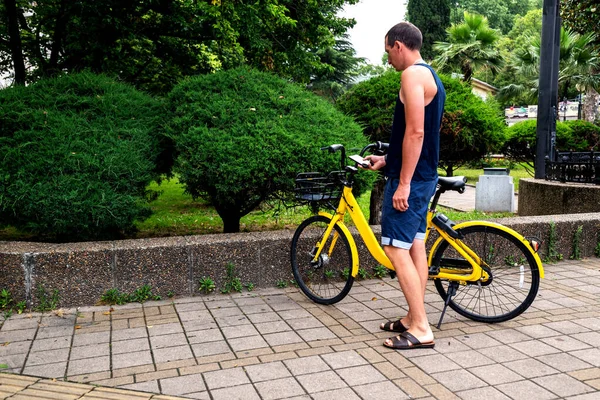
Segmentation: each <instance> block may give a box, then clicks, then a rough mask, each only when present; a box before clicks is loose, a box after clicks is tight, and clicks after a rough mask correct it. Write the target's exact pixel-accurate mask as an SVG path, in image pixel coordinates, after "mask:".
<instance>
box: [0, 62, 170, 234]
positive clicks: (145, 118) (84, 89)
mask: <svg viewBox="0 0 600 400" xmlns="http://www.w3.org/2000/svg"><path fill="white" fill-rule="evenodd" d="M0 109H2V112H1V113H0V225H12V226H15V227H17V228H19V229H21V230H23V231H25V232H29V233H33V234H35V235H38V236H39V237H43V238H44V239H49V238H50V239H53V240H61V241H64V240H87V239H97V238H115V237H118V236H119V235H120V234H121V233H123V232H130V231H132V230H133V229H134V228H133V227H134V225H133V223H134V221H135V220H137V219H143V218H145V217H147V216H148V215H149V214H150V208H149V207H148V204H147V196H148V193H147V190H146V187H147V185H148V184H149V183H150V182H151V181H152V180H155V179H157V178H158V177H159V176H160V173H161V172H164V170H165V169H164V168H162V167H165V166H168V163H167V164H166V163H164V162H163V160H162V159H161V154H162V153H161V150H160V149H161V147H162V146H163V145H164V144H165V142H164V140H165V139H164V136H161V135H160V134H159V132H160V125H161V118H164V116H165V110H166V109H165V108H164V106H163V105H162V104H161V103H160V102H159V101H157V100H155V99H153V98H151V97H149V96H147V95H145V94H143V93H141V92H139V91H136V90H135V89H133V88H131V87H129V86H126V85H124V84H121V83H117V82H115V81H113V80H112V79H109V78H107V77H104V76H97V75H93V74H90V73H82V74H72V75H66V76H61V77H58V78H53V79H46V80H41V81H39V82H37V83H35V84H32V85H30V86H27V87H11V88H7V89H4V90H0ZM159 165H160V167H159Z"/></svg>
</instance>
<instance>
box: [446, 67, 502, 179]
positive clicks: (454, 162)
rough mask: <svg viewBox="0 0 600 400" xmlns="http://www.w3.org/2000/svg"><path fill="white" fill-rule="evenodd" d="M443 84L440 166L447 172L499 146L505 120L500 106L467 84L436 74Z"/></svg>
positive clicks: (492, 151)
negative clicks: (444, 98)
mask: <svg viewBox="0 0 600 400" xmlns="http://www.w3.org/2000/svg"><path fill="white" fill-rule="evenodd" d="M440 78H441V79H442V82H443V83H444V87H445V88H446V96H447V97H446V106H445V108H444V116H443V119H442V128H441V132H440V168H443V169H445V170H446V175H447V176H452V174H453V171H454V170H456V169H457V168H459V167H461V166H463V165H465V164H468V163H470V162H473V161H476V160H481V158H482V157H483V156H485V155H486V154H488V153H494V152H497V151H499V150H500V148H501V146H502V143H503V142H504V135H505V130H506V124H505V122H504V116H503V115H502V111H501V109H500V106H499V105H498V104H497V103H496V102H495V101H493V100H487V101H484V100H482V99H481V98H480V97H479V96H477V95H475V94H473V92H472V89H471V86H470V85H468V84H466V83H464V82H462V81H460V80H458V79H454V78H450V77H448V76H446V75H443V74H442V75H440Z"/></svg>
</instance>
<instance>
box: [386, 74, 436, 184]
mask: <svg viewBox="0 0 600 400" xmlns="http://www.w3.org/2000/svg"><path fill="white" fill-rule="evenodd" d="M417 65H422V66H424V67H427V68H429V70H430V71H431V74H432V75H433V78H434V79H435V84H436V86H437V93H436V95H435V96H434V97H433V99H432V100H431V103H429V104H428V105H427V106H425V126H424V128H425V129H424V131H425V135H424V137H423V148H422V150H421V156H420V157H419V161H418V162H417V167H416V168H415V173H414V174H413V178H412V180H413V181H431V180H434V179H437V176H438V174H437V167H438V161H439V158H440V127H441V125H442V115H443V114H444V103H445V101H446V90H445V89H444V85H443V84H442V81H441V80H440V78H439V76H438V75H437V74H436V73H435V71H434V70H433V68H431V66H429V65H427V64H417ZM405 130H406V116H405V115H404V104H403V103H402V102H401V101H400V95H398V96H397V97H396V109H395V111H394V122H393V125H392V135H391V137H390V147H389V149H388V156H387V162H386V165H385V175H386V176H388V177H391V178H399V177H400V170H401V169H402V142H403V141H404V133H405Z"/></svg>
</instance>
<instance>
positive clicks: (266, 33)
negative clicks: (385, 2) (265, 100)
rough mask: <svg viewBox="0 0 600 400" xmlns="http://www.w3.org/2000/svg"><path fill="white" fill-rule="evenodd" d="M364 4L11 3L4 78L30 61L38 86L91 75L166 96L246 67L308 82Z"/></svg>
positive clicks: (3, 43) (215, 0)
mask: <svg viewBox="0 0 600 400" xmlns="http://www.w3.org/2000/svg"><path fill="white" fill-rule="evenodd" d="M356 1H358V0H325V1H319V2H314V1H309V0H301V1H292V0H264V1H261V2H259V3H257V4H256V5H254V6H249V5H248V4H246V2H240V1H221V0H211V1H197V0H131V1H120V0H98V1H69V0H39V1H36V2H31V1H26V0H3V3H2V4H3V5H2V7H1V8H0V12H2V15H1V16H0V24H2V25H0V73H7V72H8V71H10V70H12V69H14V70H15V71H20V68H16V66H17V64H19V63H21V62H22V63H23V64H25V65H26V66H27V68H28V71H29V72H28V75H27V77H26V79H27V80H28V81H30V82H31V81H34V80H36V79H38V78H39V77H40V76H52V75H54V74H56V73H58V72H60V71H68V72H73V71H79V70H82V69H89V70H91V71H93V72H102V73H106V74H110V75H114V76H116V77H118V78H119V79H121V80H124V81H127V82H131V83H134V84H135V85H136V86H137V87H139V88H143V89H145V90H148V91H152V92H154V93H166V92H168V91H169V90H170V89H171V88H172V87H173V85H174V84H175V83H176V82H178V81H179V80H180V79H181V78H183V77H184V76H188V75H197V74H202V73H208V72H214V71H216V70H219V69H227V68H234V67H237V66H239V65H240V64H245V63H246V64H249V65H252V66H254V67H256V68H258V69H262V70H269V71H274V72H276V73H277V74H279V75H281V76H285V77H288V78H291V79H294V80H296V81H298V82H303V83H308V82H309V81H310V78H311V76H313V75H314V73H315V71H318V70H319V69H322V68H323V63H322V62H321V60H320V58H319V57H318V55H317V54H316V50H318V49H322V48H327V47H331V46H333V45H334V38H335V37H336V36H339V35H342V34H344V33H345V32H346V30H347V29H348V28H349V27H351V26H352V25H353V24H354V21H353V20H351V19H346V18H341V17H338V16H337V14H336V13H337V12H338V11H339V10H340V9H341V8H342V7H343V5H344V4H352V3H355V2H356ZM12 6H16V7H12ZM15 19H16V20H17V21H18V28H19V29H18V30H16V31H15V29H14V26H15V24H14V21H15ZM9 28H10V29H9ZM19 39H20V40H21V41H22V55H20V56H19V54H18V52H17V51H15V49H17V48H18V46H17V44H16V43H17V42H18V40H19Z"/></svg>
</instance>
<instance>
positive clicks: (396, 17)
mask: <svg viewBox="0 0 600 400" xmlns="http://www.w3.org/2000/svg"><path fill="white" fill-rule="evenodd" d="M405 13H406V0H360V2H359V3H357V4H354V5H347V6H346V7H344V10H343V11H342V12H340V14H339V15H340V16H342V17H347V18H354V19H355V20H356V25H354V28H352V29H351V30H349V31H348V33H349V35H350V41H351V42H352V44H353V45H354V49H355V50H356V56H357V57H365V58H367V59H368V60H367V61H368V62H369V63H370V64H374V65H381V57H382V56H383V53H384V52H385V50H384V38H385V34H386V33H387V31H388V30H389V29H390V28H391V27H392V26H394V25H396V24H397V23H398V22H402V21H403V20H404V14H405Z"/></svg>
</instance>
